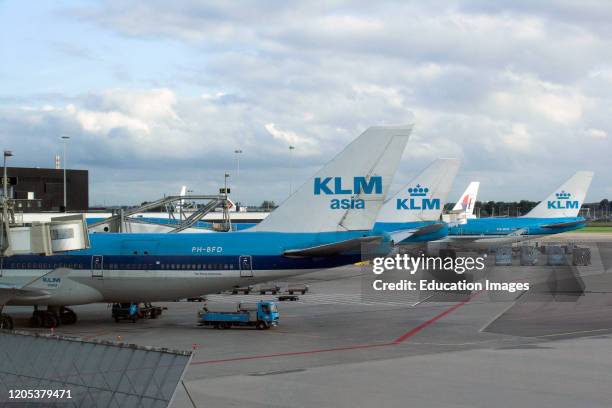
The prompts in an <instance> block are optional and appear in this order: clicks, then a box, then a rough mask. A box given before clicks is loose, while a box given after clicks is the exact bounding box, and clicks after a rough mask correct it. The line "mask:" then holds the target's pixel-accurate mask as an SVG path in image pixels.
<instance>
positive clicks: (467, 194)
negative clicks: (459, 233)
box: [452, 181, 480, 218]
mask: <svg viewBox="0 0 612 408" xmlns="http://www.w3.org/2000/svg"><path fill="white" fill-rule="evenodd" d="M479 187H480V182H479V181H472V182H471V183H470V185H469V186H468V188H466V189H465V191H464V192H463V194H461V198H460V199H459V201H457V203H456V204H455V206H454V207H453V210H452V211H457V212H459V211H462V212H463V213H464V214H465V216H466V218H473V215H474V206H475V205H476V197H477V196H478V188H479Z"/></svg>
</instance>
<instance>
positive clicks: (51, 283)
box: [42, 277, 62, 288]
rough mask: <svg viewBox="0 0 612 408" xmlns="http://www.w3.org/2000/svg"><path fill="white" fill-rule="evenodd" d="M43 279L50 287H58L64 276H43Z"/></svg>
mask: <svg viewBox="0 0 612 408" xmlns="http://www.w3.org/2000/svg"><path fill="white" fill-rule="evenodd" d="M42 281H43V282H44V283H46V284H47V287H48V288H58V287H59V285H60V283H61V282H62V278H49V277H43V278H42Z"/></svg>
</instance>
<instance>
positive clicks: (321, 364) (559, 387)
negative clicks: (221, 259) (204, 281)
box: [7, 233, 612, 408]
mask: <svg viewBox="0 0 612 408" xmlns="http://www.w3.org/2000/svg"><path fill="white" fill-rule="evenodd" d="M608 235H610V234H584V233H579V234H563V237H562V238H559V237H555V238H554V239H553V240H552V241H550V240H549V241H548V242H558V241H559V240H560V239H563V240H567V241H571V242H581V243H582V244H584V245H591V246H592V247H593V248H594V249H593V254H592V265H591V266H589V267H573V266H566V267H547V266H544V265H538V266H533V267H515V268H514V269H512V268H506V269H504V268H498V269H497V270H495V271H494V273H492V272H491V273H490V274H489V275H488V276H489V277H494V278H495V279H497V280H513V281H530V282H531V283H532V284H533V286H532V288H533V289H532V290H531V291H530V292H529V293H522V292H521V293H518V292H517V293H514V294H508V293H501V294H500V293H490V292H487V291H480V292H472V293H429V294H428V293H412V292H409V293H402V294H401V295H399V296H398V295H397V294H394V295H393V296H389V297H385V296H374V297H372V296H369V295H368V294H367V293H365V292H364V290H363V289H364V284H366V285H367V284H368V282H369V279H371V276H372V273H371V272H370V271H369V270H368V268H367V266H366V267H359V266H349V267H343V268H337V269H333V270H327V271H320V272H316V273H312V274H309V275H303V276H301V277H296V278H292V279H291V281H294V282H300V283H308V284H309V286H310V291H309V292H308V293H307V294H305V295H300V300H299V301H296V302H281V303H279V311H280V314H281V318H280V325H279V327H277V328H273V329H270V330H261V331H260V330H255V329H250V328H237V329H231V330H215V329H213V328H205V327H199V326H198V325H197V323H196V315H197V312H198V310H199V309H200V308H201V306H202V304H201V303H196V302H185V301H183V302H169V303H161V304H159V305H161V306H164V307H167V310H165V311H164V313H163V315H162V317H161V318H159V319H155V320H148V319H147V320H140V321H138V322H136V323H131V322H127V321H122V322H119V323H115V322H114V321H113V320H112V319H111V316H110V314H111V311H110V308H109V307H108V305H105V304H95V305H85V306H77V307H75V311H77V313H78V315H79V321H78V322H77V324H76V325H74V326H61V327H59V328H58V329H57V332H58V333H60V334H63V335H67V336H78V337H81V338H84V339H104V340H113V341H119V342H126V343H134V344H138V345H144V346H158V347H167V348H172V349H180V350H193V351H194V355H193V358H192V360H191V363H190V366H189V368H188V369H187V372H186V374H185V377H184V379H183V383H182V386H179V388H178V389H177V392H176V395H175V398H174V401H173V404H172V407H231V406H238V407H373V406H381V407H432V408H434V407H435V408H443V407H512V408H517V407H555V408H561V407H568V408H569V407H571V408H575V407H606V408H609V407H610V406H612V387H610V384H611V381H612V374H611V373H612V337H611V336H612V269H611V268H610V262H609V260H608V255H609V253H610V254H612V250H610V249H609V247H610V246H612V244H611V243H612V236H608ZM600 241H607V245H603V246H602V245H599V246H597V243H598V242H600ZM551 277H552V278H551ZM480 278H481V277H479V276H476V277H475V279H476V280H478V279H480ZM551 279H552V281H554V282H555V284H554V285H551ZM568 282H570V283H569V284H568ZM568 288H569V289H568ZM274 298H275V297H274V296H272V295H259V294H257V295H230V294H219V295H211V296H208V300H209V301H223V302H228V301H232V302H238V301H256V300H259V299H274ZM7 309H8V312H9V313H11V314H12V315H13V316H14V317H16V325H17V326H21V327H19V329H20V330H21V329H22V328H23V327H24V326H27V318H28V317H29V316H30V314H31V308H22V307H10V308H7ZM25 330H30V331H36V330H35V329H27V328H26V329H25Z"/></svg>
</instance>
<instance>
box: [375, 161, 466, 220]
mask: <svg viewBox="0 0 612 408" xmlns="http://www.w3.org/2000/svg"><path fill="white" fill-rule="evenodd" d="M460 164H461V162H460V160H459V159H438V160H436V161H434V162H433V163H432V164H430V165H429V167H427V168H426V169H425V170H423V172H421V174H419V175H418V176H416V177H415V178H413V179H412V180H411V181H410V182H409V183H408V185H406V186H404V187H403V188H402V189H400V191H398V192H397V194H395V195H394V196H393V197H391V198H390V199H389V200H387V201H385V204H384V205H383V207H382V209H381V210H380V213H379V214H378V218H377V220H376V221H377V222H384V223H390V222H393V223H405V222H413V221H437V220H438V219H439V218H440V214H441V213H442V210H443V209H444V203H445V202H446V197H447V196H448V193H449V191H450V189H451V186H452V185H453V182H454V181H455V177H456V176H457V171H458V170H459V165H460Z"/></svg>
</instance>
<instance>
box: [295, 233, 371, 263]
mask: <svg viewBox="0 0 612 408" xmlns="http://www.w3.org/2000/svg"><path fill="white" fill-rule="evenodd" d="M382 239H383V237H382V236H369V237H360V238H354V239H347V240H345V241H340V242H334V243H331V244H325V245H318V246H314V247H310V248H304V249H290V250H287V251H285V252H283V256H286V257H288V258H309V257H311V258H315V257H325V256H334V255H338V254H342V253H346V252H354V251H361V246H362V245H363V244H368V243H372V242H375V241H380V240H382Z"/></svg>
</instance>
